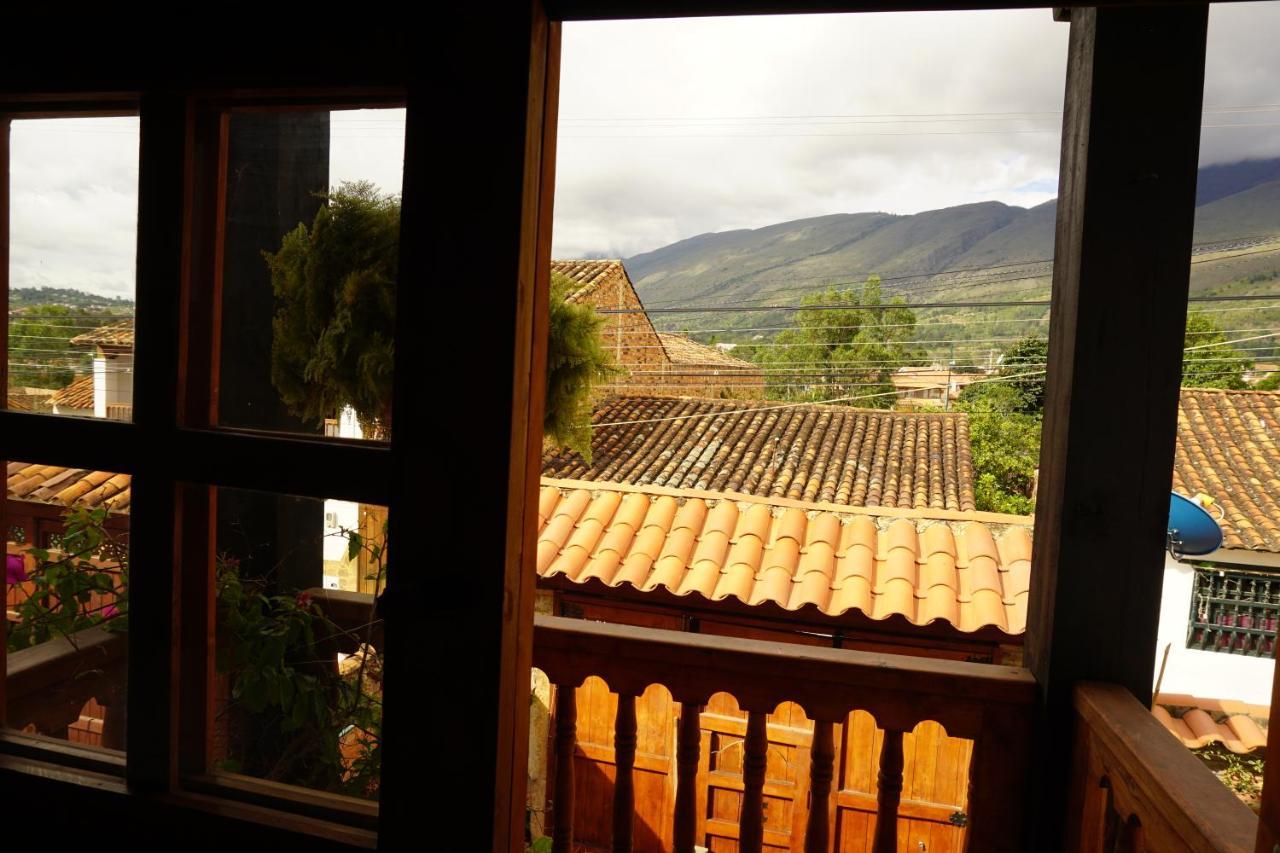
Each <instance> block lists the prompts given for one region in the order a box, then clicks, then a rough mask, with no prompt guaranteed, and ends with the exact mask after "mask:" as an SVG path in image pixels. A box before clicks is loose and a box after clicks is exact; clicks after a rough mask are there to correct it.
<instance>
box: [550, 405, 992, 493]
mask: <svg viewBox="0 0 1280 853" xmlns="http://www.w3.org/2000/svg"><path fill="white" fill-rule="evenodd" d="M592 421H593V423H594V424H596V427H595V429H594V431H593V434H592V438H591V452H592V462H591V465H587V464H586V462H585V461H584V460H583V458H582V457H581V456H580V455H579V454H577V453H574V452H572V451H569V450H563V449H562V450H556V451H551V452H548V453H547V454H546V455H545V456H544V457H543V460H542V473H543V475H544V476H548V477H562V478H572V479H577V480H595V481H605V482H614V483H634V484H639V485H647V484H654V485H658V486H670V487H673V488H690V489H702V490H706V491H713V492H721V491H729V492H742V493H744V494H748V495H757V496H760V497H784V498H792V499H795V500H806V501H823V502H829V503H837V504H846V505H850V506H869V507H874V506H886V507H899V508H904V509H909V508H917V509H918V508H926V507H928V508H933V509H947V510H962V511H964V510H972V509H973V508H974V501H973V462H972V459H971V455H970V449H969V421H968V419H967V418H966V417H965V415H963V414H937V413H935V414H913V413H906V412H889V411H884V410H880V409H873V410H865V409H851V408H848V407H845V406H820V405H815V404H802V405H780V404H762V403H760V402H751V401H742V400H738V401H734V400H703V399H695V398H688V397H629V396H628V397H616V398H613V399H611V400H606V401H605V402H604V403H603V404H601V406H600V407H599V408H597V409H596V411H595V414H594V416H593V418H592Z"/></svg>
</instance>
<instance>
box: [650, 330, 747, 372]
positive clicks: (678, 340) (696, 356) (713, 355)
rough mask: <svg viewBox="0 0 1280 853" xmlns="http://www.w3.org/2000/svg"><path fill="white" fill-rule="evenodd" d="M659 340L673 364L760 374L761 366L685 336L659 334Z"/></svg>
mask: <svg viewBox="0 0 1280 853" xmlns="http://www.w3.org/2000/svg"><path fill="white" fill-rule="evenodd" d="M658 340H660V341H662V347H663V349H665V350H666V351H667V358H669V359H670V360H671V363H672V364H702V365H716V366H719V367H725V368H730V369H734V370H750V371H755V372H760V366H759V365H756V364H752V363H751V362H749V361H743V360H742V359H740V358H735V357H733V356H731V355H729V354H728V353H727V352H725V351H724V350H720V349H716V348H715V347H709V346H706V345H705V344H700V343H698V342H697V341H695V340H691V339H689V338H686V337H685V336H684V335H674V334H671V333H669V332H658Z"/></svg>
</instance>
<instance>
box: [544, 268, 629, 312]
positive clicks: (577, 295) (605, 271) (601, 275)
mask: <svg viewBox="0 0 1280 853" xmlns="http://www.w3.org/2000/svg"><path fill="white" fill-rule="evenodd" d="M551 271H552V272H553V273H560V274H561V275H563V276H567V277H569V278H571V279H573V281H575V282H576V283H577V284H578V288H577V289H576V290H574V291H572V292H571V293H570V294H569V295H568V296H567V297H565V301H566V302H580V301H582V300H583V299H584V298H586V296H587V294H589V293H590V292H591V291H592V290H595V289H596V288H597V287H599V286H600V285H602V284H604V283H605V282H608V281H612V280H613V279H614V278H616V277H617V276H623V277H626V275H627V271H626V269H625V268H624V267H623V266H622V261H617V260H597V261H552V262H551Z"/></svg>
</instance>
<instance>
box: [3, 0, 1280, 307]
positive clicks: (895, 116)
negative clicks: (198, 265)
mask: <svg viewBox="0 0 1280 853" xmlns="http://www.w3.org/2000/svg"><path fill="white" fill-rule="evenodd" d="M1067 32H1068V25H1066V24H1059V23H1055V22H1054V21H1053V19H1052V16H1051V15H1050V13H1049V11H1048V10H1030V11H1009V12H956V13H911V14H862V15H830V16H790V17H769V18H728V19H726V18H721V19H678V20H662V21H619V22H598V23H597V22H592V23H572V24H567V25H566V26H565V28H564V50H563V67H562V72H561V101H560V114H561V127H560V142H559V152H558V154H559V161H558V164H557V176H556V180H557V186H556V201H555V207H556V218H555V235H554V238H555V245H554V249H553V251H554V254H555V255H556V256H557V257H585V256H597V257H600V256H609V257H628V256H630V255H634V254H636V253H638V252H643V251H648V250H650V249H655V248H658V247H660V246H663V245H666V244H668V243H671V242H674V241H676V240H680V239H684V238H686V237H691V236H694V235H696V234H701V233H705V232H708V231H724V230H728V229H733V228H755V227H760V226H764V225H769V224H772V223H775V222H783V221H786V220H789V219H798V218H801V217H807V216H820V215H823V214H828V213H853V212H859V211H868V210H884V211H890V212H894V213H915V212H918V211H921V210H929V209H934V208H939V207H946V206H949V205H955V204H964V203H967V202H975V201H984V200H998V201H1003V202H1006V203H1008V204H1017V205H1023V206H1030V205H1035V204H1039V203H1041V202H1043V201H1046V200H1048V199H1050V198H1052V197H1053V196H1054V195H1055V194H1056V191H1057V171H1058V144H1059V132H1060V121H1061V116H1060V111H1061V109H1062V93H1063V86H1064V81H1065V65H1066V49H1067ZM1277 33H1280V2H1268V3H1249V4H1229V5H1223V6H1214V7H1212V11H1211V15H1210V33H1209V38H1210V43H1209V54H1208V71H1207V75H1206V81H1205V102H1206V104H1207V105H1208V106H1209V108H1210V109H1209V111H1208V112H1207V113H1206V117H1205V124H1206V129H1205V130H1204V135H1203V139H1202V145H1201V149H1202V151H1201V153H1202V158H1201V159H1202V162H1205V163H1222V162H1231V161H1235V160H1240V159H1243V158H1246V157H1274V156H1280V106H1276V104H1277V102H1280V96H1277V91H1278V90H1280V51H1277V50H1275V46H1274V41H1275V37H1276V34H1277ZM1268 105H1270V106H1268ZM1241 107H1246V108H1248V109H1244V110H1242V109H1240V108H1241ZM1224 124H1231V125H1253V126H1252V127H1246V128H1243V129H1241V128H1239V127H1235V128H1222V127H1217V125H1224ZM403 133H404V113H403V111H402V110H379V111H353V112H347V113H334V114H333V124H332V140H331V141H332V144H331V156H330V172H331V174H330V181H331V183H332V184H335V185H336V184H337V183H339V182H340V181H343V180H354V179H360V178H363V179H368V180H372V181H374V182H375V183H377V184H378V185H379V186H380V187H382V188H383V189H386V190H389V191H390V190H395V191H398V189H399V184H400V176H401V172H402V167H403ZM11 140H12V146H11V147H12V161H11V162H12V168H11V180H12V198H11V211H12V224H11V244H10V281H11V285H12V286H13V287H32V286H39V285H50V286H59V287H76V288H80V289H82V290H88V291H91V292H94V293H101V294H104V295H122V296H128V297H132V296H133V293H134V253H135V220H136V211H137V156H138V154H137V152H138V149H137V144H138V140H137V120H136V119H75V120H65V119H64V120H58V121H20V122H14V125H13V131H12V135H11Z"/></svg>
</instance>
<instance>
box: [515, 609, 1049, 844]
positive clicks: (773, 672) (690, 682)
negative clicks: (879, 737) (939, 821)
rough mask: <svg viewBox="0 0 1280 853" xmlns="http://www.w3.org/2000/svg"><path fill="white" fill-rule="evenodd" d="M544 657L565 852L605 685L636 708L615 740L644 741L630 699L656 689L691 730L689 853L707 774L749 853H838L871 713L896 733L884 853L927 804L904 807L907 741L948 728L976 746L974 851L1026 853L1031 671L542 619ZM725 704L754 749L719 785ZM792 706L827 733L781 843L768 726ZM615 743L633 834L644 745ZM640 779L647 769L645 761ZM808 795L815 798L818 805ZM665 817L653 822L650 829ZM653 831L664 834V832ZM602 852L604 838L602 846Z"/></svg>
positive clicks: (884, 766) (682, 735) (887, 774)
mask: <svg viewBox="0 0 1280 853" xmlns="http://www.w3.org/2000/svg"><path fill="white" fill-rule="evenodd" d="M533 656H534V666H536V667H537V668H539V669H541V670H542V671H543V672H544V673H546V675H547V677H548V678H549V679H550V680H551V682H552V683H553V684H555V685H556V690H557V693H556V695H557V700H556V708H557V725H556V737H555V753H556V762H555V773H556V780H557V781H556V791H557V795H556V799H555V812H556V823H555V825H556V833H555V836H554V839H555V843H556V849H562V850H568V849H571V845H572V844H573V843H574V842H575V839H574V838H573V825H574V823H573V814H574V803H573V802H572V799H571V798H572V795H573V791H574V785H573V781H572V780H573V774H574V772H575V771H574V769H573V767H574V760H575V756H576V755H581V754H585V751H586V750H588V749H589V748H599V747H597V745H592V744H578V743H576V736H577V730H576V717H577V709H576V707H575V703H574V698H573V697H574V693H575V688H577V687H579V686H580V685H582V684H583V683H584V682H585V681H586V680H587V679H588V678H589V677H592V676H595V677H597V678H600V679H602V680H603V681H604V682H605V683H606V684H607V685H608V689H609V690H610V691H611V692H613V693H615V694H617V695H618V696H619V697H626V698H625V699H619V700H618V709H619V717H618V719H616V720H615V729H616V730H617V731H618V732H620V733H626V734H629V733H630V732H631V731H632V730H633V726H634V723H633V718H632V713H633V709H634V698H631V697H636V696H640V695H642V694H644V692H645V689H646V688H647V687H648V686H650V685H652V684H660V685H662V686H663V687H664V688H666V690H667V691H668V692H669V693H670V695H671V697H672V699H673V700H674V701H675V702H677V703H679V704H680V705H681V708H680V712H679V717H678V722H677V721H676V720H674V719H673V721H672V722H673V725H674V726H676V727H677V730H678V733H677V737H678V748H677V751H676V754H675V756H674V768H675V771H676V772H677V773H678V774H679V779H678V781H677V784H676V786H675V789H674V797H673V799H674V802H670V803H669V806H670V807H669V808H668V809H667V814H666V815H665V817H664V818H663V819H664V820H666V821H669V827H670V836H669V837H670V838H671V839H672V842H673V843H672V844H671V846H672V849H675V850H677V851H688V850H692V849H694V845H695V844H703V843H706V841H705V839H703V838H695V836H699V835H701V833H702V832H703V828H702V820H701V819H700V818H699V816H698V812H699V811H700V810H703V809H704V808H705V807H704V806H703V804H702V803H701V802H700V801H699V800H697V797H698V793H697V790H698V789H697V788H695V786H694V779H695V777H696V776H697V774H698V773H699V772H707V773H709V774H710V775H712V776H714V777H715V778H716V779H717V780H718V782H717V784H718V785H719V787H722V788H724V789H725V790H729V789H732V790H735V791H738V792H739V802H740V806H739V809H738V814H737V817H736V819H734V818H733V817H732V816H726V815H725V814H723V813H721V814H717V815H715V816H714V817H713V816H711V815H707V816H706V819H705V822H706V827H705V829H706V831H707V833H708V836H710V835H715V836H717V837H721V838H725V839H733V840H734V841H735V843H736V844H737V846H738V849H740V850H742V851H745V853H751V851H758V850H762V849H764V848H765V846H766V845H768V846H777V845H783V846H787V847H789V848H790V849H797V850H798V849H802V848H801V847H799V846H796V845H799V844H801V843H802V844H803V849H805V850H811V851H825V850H827V849H828V848H829V846H830V844H831V843H832V841H833V834H832V833H833V826H832V821H833V818H834V812H833V809H834V808H837V807H838V802H839V797H836V796H833V791H832V776H833V771H834V768H833V758H834V743H833V727H834V726H843V725H844V724H845V723H846V720H847V719H848V718H849V714H850V713H851V712H852V711H855V710H858V711H866V712H867V713H869V714H870V715H871V716H872V717H874V718H875V722H876V724H877V725H878V726H880V727H883V729H884V730H885V732H886V734H885V741H884V744H885V748H884V749H883V750H882V751H881V756H880V767H879V780H880V782H879V785H878V790H879V796H878V802H877V803H876V804H875V805H874V806H873V807H872V808H871V811H872V812H873V815H872V816H873V817H875V819H876V823H875V825H876V830H877V831H876V833H875V839H874V843H873V844H872V849H874V851H875V853H889V851H895V850H897V849H898V845H899V841H900V838H899V832H900V829H899V822H900V820H901V819H902V818H907V817H910V814H908V813H909V812H910V811H911V809H912V808H913V807H915V806H917V805H918V804H914V803H906V802H905V801H902V802H900V796H901V791H902V785H903V779H902V772H903V758H902V743H903V741H902V738H903V733H906V732H911V731H913V730H914V729H915V728H916V726H917V724H918V723H920V722H923V721H927V720H929V721H934V722H936V723H939V724H941V725H942V726H944V727H945V729H946V732H947V734H948V735H951V736H953V737H961V738H969V739H972V740H974V741H975V753H974V755H975V759H974V761H973V762H972V763H971V764H970V779H969V788H970V795H969V797H968V802H969V806H968V808H969V812H970V815H971V816H972V825H971V827H970V830H969V832H970V834H969V848H968V849H974V850H978V849H980V850H984V851H1006V850H1007V851H1014V850H1020V849H1022V848H1023V826H1024V822H1023V813H1022V804H1023V801H1024V799H1025V798H1024V796H1023V792H1024V789H1025V784H1026V773H1027V754H1028V752H1029V749H1030V719H1031V711H1032V707H1033V704H1034V701H1035V684H1034V681H1033V680H1032V678H1031V676H1030V674H1029V673H1028V672H1027V671H1026V670H1022V669H1017V668H1011V667H993V666H987V665H983V664H968V663H960V662H954V661H938V660H931V659H927V658H915V657H905V656H898V655H887V654H877V653H870V652H860V651H853V650H847V649H828V648H822V647H815V646H799V645H794V644H790V643H776V642H768V641H760V640H747V639H741V638H733V637H719V636H714V635H706V634H695V633H688V632H683V631H673V630H663V629H659V628H638V627H634V626H628V625H618V624H612V623H604V622H590V621H585V620H579V619H568V618H563V617H556V616H547V615H538V616H535V620H534V650H533ZM716 694H728V695H729V696H732V697H733V698H734V700H736V703H737V707H738V708H740V709H741V710H742V711H743V712H745V714H746V716H745V720H741V721H734V722H735V723H737V728H735V729H734V731H735V733H736V734H737V735H738V736H740V737H741V738H742V740H741V744H742V750H743V754H742V759H741V770H740V774H739V773H734V772H732V768H731V769H730V771H729V772H727V773H726V772H720V771H717V772H715V773H711V772H710V770H709V769H708V768H705V767H701V766H700V765H701V763H702V762H703V760H704V759H705V749H706V745H705V744H703V745H702V748H701V749H700V745H699V738H700V735H701V734H702V733H701V731H700V728H701V725H702V724H700V723H699V717H700V716H702V717H703V723H705V717H706V715H700V714H699V711H700V710H701V709H702V708H703V707H704V706H706V705H708V703H709V701H710V700H712V697H713V696H715V695H716ZM787 702H790V703H794V705H798V706H799V707H800V709H802V710H803V712H804V714H805V715H806V716H807V717H808V719H809V720H812V721H813V723H812V724H813V727H814V728H813V730H812V733H811V734H808V735H806V736H804V737H803V738H802V739H803V740H804V741H805V743H804V744H803V745H802V746H803V747H804V749H803V752H804V757H803V760H804V762H805V763H806V764H807V765H808V770H807V774H806V775H807V778H806V779H804V780H802V781H801V782H799V783H798V784H799V785H800V790H801V792H802V793H801V796H800V797H798V798H797V799H796V801H795V808H796V809H797V811H796V812H795V813H794V815H795V816H794V817H793V818H784V823H786V824H787V826H789V827H790V829H789V830H787V831H779V827H778V826H776V825H775V824H774V823H773V822H769V823H768V825H765V823H766V822H765V821H764V819H763V817H762V812H763V810H764V805H765V802H764V801H765V799H766V798H769V797H771V796H772V797H773V798H775V799H777V798H778V796H779V791H778V790H773V791H772V793H771V789H770V782H769V781H768V780H767V779H766V773H765V755H766V750H767V747H768V745H769V744H768V736H767V735H766V719H767V717H768V716H769V715H771V714H773V713H774V712H775V709H777V708H778V706H779V705H781V704H784V703H787ZM792 707H794V706H792ZM712 716H714V715H712ZM739 729H741V731H739ZM797 732H798V733H799V732H800V730H797ZM615 737H617V738H618V739H617V743H616V747H615V749H616V751H617V752H618V758H617V759H615V766H616V768H617V773H618V780H619V781H620V782H621V783H622V784H621V786H620V787H619V788H618V789H616V790H615V794H614V796H615V800H614V802H613V806H614V820H615V826H620V827H623V829H624V832H625V829H626V827H627V826H628V824H627V822H626V821H623V820H620V815H619V814H618V809H619V808H631V807H633V806H634V803H633V799H632V798H633V794H632V793H631V791H630V789H629V787H628V786H629V776H630V774H631V773H632V772H633V770H632V761H631V758H630V750H631V749H632V745H631V744H630V742H629V741H628V740H626V739H625V738H621V737H620V736H617V735H616V736H615ZM984 747H985V748H984ZM604 751H608V750H607V748H604ZM588 757H589V756H588ZM635 766H636V767H639V766H640V765H639V763H638V762H637V763H636V764H635ZM721 777H723V778H721ZM773 788H775V789H776V788H777V784H774V785H773ZM804 794H809V795H810V796H809V797H808V803H807V804H806V803H805V802H804V799H803V795H804ZM655 816H656V815H655V814H653V813H652V809H650V819H652V818H654V817H655ZM951 816H954V815H951ZM726 818H727V819H726ZM712 824H714V826H713V825H712ZM650 829H651V832H654V833H656V832H659V830H657V829H656V828H654V825H653V824H650ZM788 833H789V834H788ZM629 841H630V839H629V838H628V837H625V836H624V837H619V836H618V834H617V833H616V832H615V835H614V837H613V840H612V846H613V849H615V850H621V849H628V842H629ZM600 842H601V840H600V839H597V842H596V843H600Z"/></svg>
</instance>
